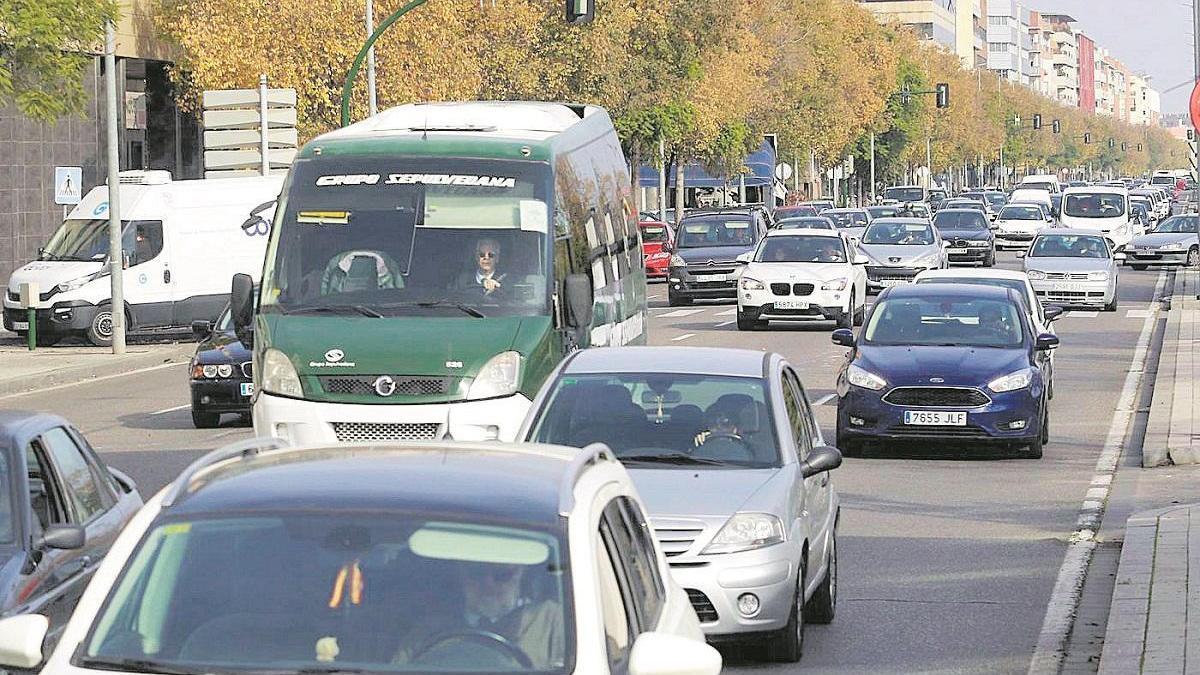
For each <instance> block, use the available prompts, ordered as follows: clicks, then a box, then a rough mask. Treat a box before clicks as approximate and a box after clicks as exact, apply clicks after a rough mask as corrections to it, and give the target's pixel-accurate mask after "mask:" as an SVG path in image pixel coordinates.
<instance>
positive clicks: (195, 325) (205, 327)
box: [192, 319, 212, 340]
mask: <svg viewBox="0 0 1200 675" xmlns="http://www.w3.org/2000/svg"><path fill="white" fill-rule="evenodd" d="M210 333H212V322H211V321H205V320H203V319H201V320H198V321H193V322H192V337H194V338H196V339H197V340H203V339H204V338H206V337H208V336H209V334H210Z"/></svg>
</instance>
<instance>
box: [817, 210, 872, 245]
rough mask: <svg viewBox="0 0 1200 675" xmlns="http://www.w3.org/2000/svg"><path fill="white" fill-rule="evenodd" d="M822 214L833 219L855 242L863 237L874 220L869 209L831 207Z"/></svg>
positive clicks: (840, 230) (840, 229)
mask: <svg viewBox="0 0 1200 675" xmlns="http://www.w3.org/2000/svg"><path fill="white" fill-rule="evenodd" d="M821 215H822V216H824V217H826V218H828V219H830V220H832V221H833V224H834V225H835V226H837V229H838V231H839V232H841V233H842V234H844V235H846V237H848V238H849V239H851V240H852V241H855V242H857V241H858V240H859V239H860V238H861V237H862V233H863V232H865V231H866V229H867V226H868V225H870V224H871V220H872V218H871V212H870V211H868V210H867V209H829V210H828V211H826V212H824V213H822V214H821Z"/></svg>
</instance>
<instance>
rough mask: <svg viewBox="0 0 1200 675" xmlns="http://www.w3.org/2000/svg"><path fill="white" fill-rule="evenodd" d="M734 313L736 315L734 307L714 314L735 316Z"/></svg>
mask: <svg viewBox="0 0 1200 675" xmlns="http://www.w3.org/2000/svg"><path fill="white" fill-rule="evenodd" d="M736 315H737V310H736V309H727V310H725V311H724V312H717V314H716V316H736Z"/></svg>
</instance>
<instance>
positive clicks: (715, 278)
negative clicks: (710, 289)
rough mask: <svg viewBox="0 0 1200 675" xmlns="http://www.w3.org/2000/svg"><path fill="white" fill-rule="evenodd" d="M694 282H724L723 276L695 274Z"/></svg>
mask: <svg viewBox="0 0 1200 675" xmlns="http://www.w3.org/2000/svg"><path fill="white" fill-rule="evenodd" d="M695 278H696V281H698V282H700V283H709V282H713V281H726V280H727V279H726V278H725V275H724V274H697V275H696V277H695Z"/></svg>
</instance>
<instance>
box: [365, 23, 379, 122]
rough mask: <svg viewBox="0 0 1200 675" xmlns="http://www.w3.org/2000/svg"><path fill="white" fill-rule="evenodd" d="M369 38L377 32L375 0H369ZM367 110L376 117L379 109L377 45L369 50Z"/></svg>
mask: <svg viewBox="0 0 1200 675" xmlns="http://www.w3.org/2000/svg"><path fill="white" fill-rule="evenodd" d="M366 21H367V38H368V39H369V38H370V37H371V33H373V32H375V0H367V19H366ZM367 110H368V111H369V112H370V114H371V116H372V117H374V116H375V113H376V112H377V111H378V108H377V107H376V100H375V47H373V46H372V47H371V48H370V49H369V50H367Z"/></svg>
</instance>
